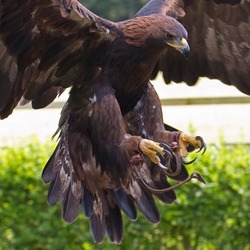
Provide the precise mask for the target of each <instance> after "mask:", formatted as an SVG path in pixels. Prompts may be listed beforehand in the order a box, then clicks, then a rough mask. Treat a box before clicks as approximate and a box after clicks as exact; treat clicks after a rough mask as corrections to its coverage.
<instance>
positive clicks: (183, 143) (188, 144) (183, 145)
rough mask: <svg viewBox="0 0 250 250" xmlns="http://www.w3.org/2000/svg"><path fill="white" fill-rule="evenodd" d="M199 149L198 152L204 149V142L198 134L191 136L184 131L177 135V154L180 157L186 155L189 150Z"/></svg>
mask: <svg viewBox="0 0 250 250" xmlns="http://www.w3.org/2000/svg"><path fill="white" fill-rule="evenodd" d="M194 149H199V150H198V152H200V151H201V150H203V153H202V154H204V153H205V151H206V144H205V142H204V141H203V139H202V137H200V136H193V135H189V134H186V133H181V134H180V137H179V154H180V156H182V157H186V156H187V155H188V152H189V151H193V150H194Z"/></svg>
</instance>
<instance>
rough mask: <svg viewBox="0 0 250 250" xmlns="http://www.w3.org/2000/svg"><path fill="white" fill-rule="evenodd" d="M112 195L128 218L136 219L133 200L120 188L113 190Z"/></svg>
mask: <svg viewBox="0 0 250 250" xmlns="http://www.w3.org/2000/svg"><path fill="white" fill-rule="evenodd" d="M113 196H114V200H115V202H116V204H117V205H118V206H119V208H120V209H121V210H122V211H123V212H124V213H125V214H126V215H127V216H128V217H129V219H130V220H136V219H137V211H136V207H135V204H134V202H133V200H132V199H131V198H130V197H129V196H128V195H127V194H126V193H125V191H124V190H123V189H122V188H119V189H117V190H114V191H113Z"/></svg>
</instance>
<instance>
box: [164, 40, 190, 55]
mask: <svg viewBox="0 0 250 250" xmlns="http://www.w3.org/2000/svg"><path fill="white" fill-rule="evenodd" d="M167 44H168V45H169V46H171V47H173V48H175V49H176V50H178V51H179V52H181V53H182V54H183V55H184V56H185V57H188V56H189V53H190V47H189V45H188V42H187V40H186V39H185V38H182V39H181V41H180V42H179V43H169V42H168V43H167Z"/></svg>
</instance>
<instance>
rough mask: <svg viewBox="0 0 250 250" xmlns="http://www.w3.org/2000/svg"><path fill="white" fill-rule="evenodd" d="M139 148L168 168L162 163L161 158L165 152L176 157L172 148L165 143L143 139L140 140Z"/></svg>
mask: <svg viewBox="0 0 250 250" xmlns="http://www.w3.org/2000/svg"><path fill="white" fill-rule="evenodd" d="M139 148H140V150H141V152H142V153H143V154H145V155H147V156H148V157H149V158H150V160H151V161H152V162H153V163H155V164H157V165H159V166H160V167H162V168H164V169H168V168H167V167H165V166H163V165H162V163H161V159H160V158H162V157H163V156H164V155H165V154H168V155H169V156H171V157H174V154H173V152H172V150H171V148H170V147H169V146H168V145H166V144H164V143H157V142H154V141H151V140H147V139H142V140H141V141H140V144H139Z"/></svg>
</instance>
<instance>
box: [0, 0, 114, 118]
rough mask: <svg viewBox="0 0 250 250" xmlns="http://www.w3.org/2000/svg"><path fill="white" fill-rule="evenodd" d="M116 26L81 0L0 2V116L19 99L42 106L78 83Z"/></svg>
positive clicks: (7, 0)
mask: <svg viewBox="0 0 250 250" xmlns="http://www.w3.org/2000/svg"><path fill="white" fill-rule="evenodd" d="M112 25H113V24H112V22H109V21H106V20H103V19H101V18H99V17H98V16H96V15H94V14H93V13H91V12H90V11H89V10H87V9H86V8H84V7H83V6H82V5H81V4H80V3H79V2H78V1H76V0H61V1H58V0H53V1H51V0H44V1H33V0H30V1H15V0H2V1H0V118H2V119H3V118H5V117H7V116H8V115H9V114H10V113H11V112H12V110H13V109H14V108H15V106H16V105H17V104H18V102H19V101H20V100H21V102H22V103H26V102H27V101H30V100H32V105H33V107H34V108H42V107H44V106H46V105H48V104H49V103H50V102H52V101H53V100H54V98H55V97H56V96H57V95H58V94H60V93H61V92H62V91H63V90H64V88H67V87H69V86H71V85H72V84H77V82H78V81H79V77H80V75H81V76H82V75H84V73H85V72H84V70H85V63H86V61H87V60H88V58H89V57H90V56H91V55H92V52H93V51H94V50H95V49H96V48H97V47H98V46H100V44H101V43H102V42H103V41H104V40H107V39H112V35H111V33H112V32H110V30H109V29H108V28H109V27H111V26H112ZM80 71H81V72H80Z"/></svg>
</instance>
